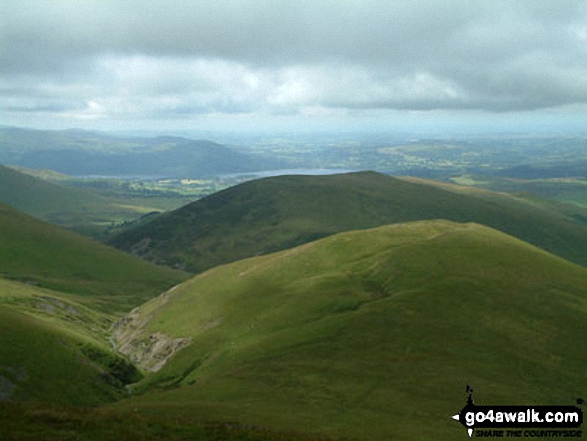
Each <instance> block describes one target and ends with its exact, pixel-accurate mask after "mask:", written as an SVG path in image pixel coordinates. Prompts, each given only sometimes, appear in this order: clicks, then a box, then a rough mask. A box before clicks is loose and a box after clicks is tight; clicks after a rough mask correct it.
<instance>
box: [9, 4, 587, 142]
mask: <svg viewBox="0 0 587 441" xmlns="http://www.w3.org/2000/svg"><path fill="white" fill-rule="evenodd" d="M586 122H587V1H585V0H582V1H573V0H560V1H552V0H548V1H541V0H529V1H525V0H507V1H501V0H460V1H452V0H442V1H437V0H427V1H422V0H404V1H393V0H380V1H377V0H360V1H348V0H332V1H331V0H322V1H321V0H279V1H278V0H274V1H268V0H213V1H208V0H192V1H187V0H165V1H159V0H141V1H134V0H124V1H120V0H99V1H98V0H96V1H94V0H2V2H0V124H3V125H16V126H22V127H31V128H44V129H58V128H85V129H98V130H128V129H134V130H141V129H145V130H147V129H148V130H161V131H173V130H186V129H195V130H248V131H261V132H262V131H271V130H293V131H296V130H300V131H303V130H317V129H327V130H346V131H348V130H365V131H378V130H387V131H393V130H408V131H409V130H414V131H417V130H420V131H426V130H430V131H439V132H440V131H445V132H450V131H455V132H459V131H462V132H468V131H473V132H475V131H476V132H491V131H538V132H540V131H551V132H577V131H583V132H584V131H586V130H587V129H586V125H587V124H586Z"/></svg>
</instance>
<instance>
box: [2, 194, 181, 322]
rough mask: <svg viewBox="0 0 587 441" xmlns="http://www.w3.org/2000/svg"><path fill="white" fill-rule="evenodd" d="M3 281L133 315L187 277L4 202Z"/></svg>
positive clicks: (95, 306)
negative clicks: (6, 280) (19, 282)
mask: <svg viewBox="0 0 587 441" xmlns="http://www.w3.org/2000/svg"><path fill="white" fill-rule="evenodd" d="M0 237H1V238H2V247H0V277H3V278H6V279H12V280H16V281H22V282H27V283H29V284H35V285H39V286H41V287H46V288H50V289H53V290H56V291H61V292H65V293H72V294H76V295H78V296H79V298H80V302H83V303H84V304H87V305H90V306H92V307H94V308H97V309H100V310H104V311H109V312H113V313H122V312H126V311H129V310H130V309H131V308H133V307H134V306H137V305H139V304H141V303H143V302H144V301H146V300H148V299H150V298H152V297H154V296H156V295H158V294H160V293H161V292H163V291H165V290H166V289H168V288H169V287H171V286H173V285H175V284H177V283H179V282H180V281H181V280H185V278H186V277H187V275H186V274H184V273H181V272H177V271H173V270H170V269H168V268H163V267H156V266H154V265H151V264H149V263H147V262H145V261H143V260H140V259H138V258H136V257H134V256H131V255H128V254H126V253H122V252H120V251H118V250H115V249H113V248H110V247H107V246H105V245H102V244H98V243H97V242H94V241H92V240H90V239H87V238H84V237H82V236H79V235H77V234H75V233H71V232H68V231H65V230H62V229H60V228H58V227H55V226H52V225H49V224H46V223H44V222H42V221H39V220H37V219H34V218H32V217H30V216H28V215H25V214H23V213H20V212H18V211H16V210H14V209H12V208H10V207H8V206H6V205H2V204H0Z"/></svg>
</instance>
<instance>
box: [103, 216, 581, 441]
mask: <svg viewBox="0 0 587 441" xmlns="http://www.w3.org/2000/svg"><path fill="white" fill-rule="evenodd" d="M586 317H587V270H586V269H584V268H582V267H580V266H577V265H574V264H571V263H569V262H567V261H565V260H563V259H560V258H558V257H555V256H553V255H551V254H548V253H546V252H544V251H542V250H540V249H538V248H535V247H533V246H531V245H529V244H527V243H524V242H521V241H519V240H517V239H515V238H512V237H511V236H507V235H504V234H502V233H499V232H497V231H495V230H492V229H489V228H486V227H483V226H479V225H476V224H455V223H451V222H446V221H431V222H429V221H426V222H416V223H407V224H400V225H393V226H386V227H380V228H377V229H373V230H366V231H356V232H349V233H343V234H339V235H335V236H332V237H329V238H326V239H322V240H320V241H317V242H312V243H309V244H306V245H303V246H301V247H298V248H295V249H292V250H288V251H284V252H280V253H276V254H272V255H268V256H261V257H256V258H251V259H247V260H244V261H240V262H236V263H233V264H230V265H225V266H222V267H218V268H215V269H213V270H210V271H207V272H205V273H203V274H201V275H199V276H197V277H195V278H194V279H192V280H190V281H188V282H185V283H184V284H182V285H180V286H179V287H178V288H177V289H174V290H172V291H170V292H168V293H166V294H164V295H162V296H161V297H159V298H157V299H154V300H152V301H151V302H149V303H147V304H145V305H143V306H142V307H140V308H139V309H138V310H137V311H134V313H133V314H131V315H130V316H128V317H127V318H126V319H125V320H124V321H122V322H121V323H120V324H119V327H118V329H117V331H116V333H117V336H118V337H117V338H118V342H119V344H120V348H121V350H123V351H125V352H127V353H128V354H130V356H131V358H133V359H135V360H140V362H141V363H142V364H143V365H144V366H145V367H147V368H148V367H151V368H157V367H158V366H154V364H153V360H155V359H156V358H157V355H159V360H161V359H162V358H164V357H165V355H166V353H168V352H169V349H170V348H171V347H173V344H172V343H170V342H175V349H177V348H178V347H180V348H181V347H183V346H185V347H183V349H180V350H179V351H178V352H177V353H176V354H175V355H174V356H173V357H172V358H171V359H170V361H167V363H166V364H164V365H163V367H162V368H161V369H160V370H158V371H157V372H155V373H153V374H152V375H151V376H149V377H146V378H145V380H143V381H142V382H141V383H139V385H138V386H137V387H136V392H138V393H142V394H141V395H137V396H135V397H134V398H131V399H130V400H125V401H122V402H120V403H117V404H116V405H115V409H118V410H119V411H121V412H126V411H128V412H132V413H134V414H135V415H143V416H145V417H148V415H158V416H159V417H161V416H166V417H168V418H170V419H172V418H189V419H191V420H203V421H207V420H221V421H231V422H237V423H242V424H247V425H253V426H263V427H269V428H272V429H275V430H290V429H295V430H298V431H302V432H304V431H306V432H313V433H323V434H332V435H344V436H348V437H351V438H354V437H356V438H360V439H386V440H387V439H402V440H412V439H413V440H421V439H437V440H453V439H458V437H466V434H465V433H464V429H463V428H462V426H460V425H459V424H458V423H456V422H455V421H453V420H452V419H451V418H450V417H451V415H454V414H455V413H456V412H458V411H459V410H460V409H461V408H462V406H463V405H464V404H465V398H466V395H465V393H464V388H465V385H466V384H471V385H473V387H474V388H475V398H476V400H477V403H478V404H574V400H575V398H577V397H579V396H581V394H583V393H584V391H585V389H586V388H587V381H586V379H585V375H584V367H585V365H586V363H587V338H585V336H586V335H587V320H585V318H586ZM181 339H184V340H181ZM163 341H167V342H168V345H167V346H166V348H165V349H162V347H163V346H162V345H161V342H163ZM182 341H183V343H181V342H182Z"/></svg>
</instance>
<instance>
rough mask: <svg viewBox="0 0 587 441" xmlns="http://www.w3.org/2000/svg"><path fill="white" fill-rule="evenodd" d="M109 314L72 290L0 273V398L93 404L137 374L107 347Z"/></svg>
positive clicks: (113, 395)
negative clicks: (37, 284)
mask: <svg viewBox="0 0 587 441" xmlns="http://www.w3.org/2000/svg"><path fill="white" fill-rule="evenodd" d="M111 320H112V318H111V317H109V316H108V315H106V314H101V313H99V312H96V311H93V310H91V309H89V308H87V307H85V306H83V305H82V304H81V303H79V302H76V299H75V296H68V295H66V294H63V293H58V292H55V291H50V290H46V289H41V288H37V287H33V286H30V285H26V284H23V283H19V282H13V281H8V280H4V279H0V335H2V339H0V400H7V399H9V400H14V401H44V402H50V403H60V404H76V405H96V404H102V403H104V402H108V401H114V400H116V399H120V398H122V397H123V396H124V395H125V391H124V389H123V386H124V384H126V383H129V382H132V381H136V380H137V379H139V378H140V374H139V373H138V371H137V370H136V368H134V366H132V365H131V364H130V363H129V362H128V361H126V360H124V359H123V358H121V357H120V356H119V355H115V354H114V353H112V352H111V350H110V348H109V345H108V343H107V339H106V335H107V330H108V327H109V323H110V322H111Z"/></svg>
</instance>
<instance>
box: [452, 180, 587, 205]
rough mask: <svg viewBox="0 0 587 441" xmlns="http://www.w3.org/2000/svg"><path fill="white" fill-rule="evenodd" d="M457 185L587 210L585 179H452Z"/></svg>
mask: <svg viewBox="0 0 587 441" xmlns="http://www.w3.org/2000/svg"><path fill="white" fill-rule="evenodd" d="M452 180H453V181H454V182H456V183H459V184H462V185H470V186H473V187H480V188H486V189H488V190H493V191H504V192H508V193H521V194H522V195H524V194H526V195H534V196H539V197H542V198H548V199H551V200H555V201H558V202H564V203H567V204H573V205H575V206H576V207H579V208H582V209H583V210H586V209H587V179H585V178H580V177H576V178H571V177H567V178H550V179H515V178H504V177H497V176H468V175H467V176H458V177H455V178H452Z"/></svg>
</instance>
